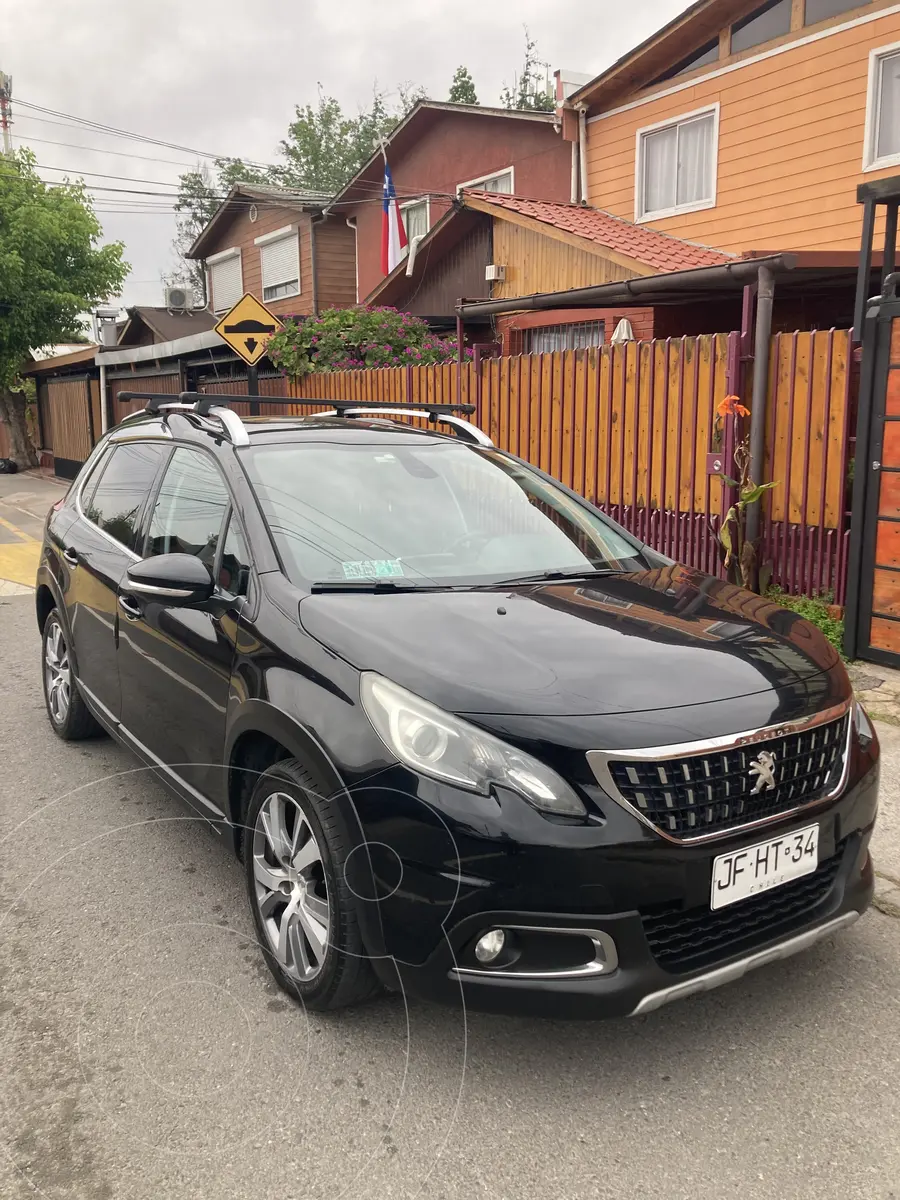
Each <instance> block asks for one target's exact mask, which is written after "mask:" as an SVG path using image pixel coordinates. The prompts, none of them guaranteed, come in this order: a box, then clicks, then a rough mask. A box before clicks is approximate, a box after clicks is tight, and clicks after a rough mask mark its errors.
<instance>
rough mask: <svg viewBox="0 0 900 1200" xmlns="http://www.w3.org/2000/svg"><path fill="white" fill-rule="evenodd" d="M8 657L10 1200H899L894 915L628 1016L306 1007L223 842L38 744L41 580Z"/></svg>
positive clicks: (0, 795) (3, 905)
mask: <svg viewBox="0 0 900 1200" xmlns="http://www.w3.org/2000/svg"><path fill="white" fill-rule="evenodd" d="M10 484H11V481H8V482H7V486H6V489H5V490H6V492H7V493H8V492H9V491H10ZM45 507H46V506H45ZM3 513H6V514H7V516H8V515H9V509H8V508H7V509H3V510H2V511H0V515H3ZM38 515H40V514H38ZM11 523H15V522H12V521H11ZM0 665H2V671H3V684H4V686H3V688H2V690H0V1030H2V1037H0V1144H2V1147H3V1149H2V1150H0V1196H2V1197H4V1198H5V1200H6V1198H8V1200H20V1198H25V1197H35V1196H43V1197H47V1198H55V1197H66V1198H77V1200H112V1198H115V1200H119V1198H121V1200H150V1198H152V1200H159V1197H163V1196H174V1197H179V1198H182V1197H184V1198H193V1197H203V1200H220V1198H221V1200H226V1198H227V1200H244V1198H250V1197H253V1198H259V1200H269V1198H272V1200H276V1198H277V1200H300V1198H301V1197H302V1198H304V1200H306V1198H319V1197H321V1198H323V1200H325V1198H328V1200H337V1198H339V1197H341V1198H343V1197H346V1198H347V1200H362V1198H363V1197H371V1198H373V1200H375V1198H378V1200H382V1198H392V1197H397V1198H404V1200H407V1198H408V1200H412V1198H413V1197H417V1196H422V1197H428V1198H434V1200H438V1198H440V1200H463V1198H465V1200H471V1198H482V1197H483V1198H485V1200H487V1198H492V1200H512V1198H518V1197H532V1196H533V1197H541V1198H547V1200H580V1198H582V1197H584V1198H587V1197H604V1198H605V1197H610V1198H613V1197H614V1198H616V1200H631V1198H632V1197H635V1198H637V1197H654V1198H655V1197H667V1198H669V1197H670V1198H672V1200H678V1198H681V1197H684V1198H685V1200H721V1197H723V1196H734V1197H740V1198H741V1200H763V1198H764V1200H771V1198H772V1197H773V1196H777V1197H779V1198H781V1200H793V1198H795V1197H796V1198H798V1200H815V1198H819V1197H822V1198H828V1200H832V1198H833V1200H852V1198H856V1197H859V1198H860V1200H887V1198H889V1197H894V1198H897V1200H900V1139H898V1132H900V1115H898V1114H900V1103H898V1100H900V1091H898V1088H900V1084H898V1080H900V987H898V980H900V919H897V918H896V917H892V916H888V915H885V914H883V913H881V912H877V911H874V910H873V911H872V912H870V913H869V914H868V915H867V916H866V917H865V918H864V919H863V920H862V921H861V922H859V923H858V924H857V925H856V926H854V927H853V928H852V929H850V930H849V931H848V932H846V933H844V934H842V935H840V936H839V937H836V938H834V939H833V940H831V941H827V942H825V943H823V944H821V945H820V946H818V947H816V948H815V949H813V950H812V951H810V952H808V953H807V954H805V955H803V956H801V957H798V958H795V959H793V960H790V961H788V962H786V963H781V964H778V965H775V966H773V967H770V968H766V969H765V970H763V971H760V972H757V973H755V974H753V975H751V976H748V977H747V978H746V979H745V980H743V981H742V982H740V983H738V984H735V985H732V986H730V987H728V988H725V989H722V990H720V991H718V992H714V993H711V994H709V995H707V996H703V997H697V998H695V999H693V1000H689V1001H686V1002H683V1003H681V1004H678V1005H672V1006H670V1007H669V1008H666V1009H662V1010H661V1011H659V1012H657V1013H654V1014H651V1015H650V1016H647V1017H643V1018H640V1019H637V1020H632V1021H617V1022H612V1023H597V1024H583V1023H564V1022H539V1021H531V1020H521V1019H515V1020H512V1019H504V1018H499V1017H489V1016H483V1015H480V1014H468V1015H467V1014H464V1013H462V1012H458V1011H453V1010H450V1009H442V1008H435V1007H430V1006H427V1005H424V1004H421V1003H418V1002H416V1001H413V1000H410V1001H409V1002H408V1003H407V1001H406V1000H405V998H404V997H402V996H392V997H387V998H385V999H382V1000H379V1001H377V1002H375V1003H373V1004H370V1005H368V1006H366V1007H364V1008H361V1009H358V1010H355V1011H352V1012H349V1013H344V1014H341V1015H335V1016H329V1017H323V1016H321V1015H319V1014H314V1013H309V1014H308V1013H306V1012H304V1011H303V1010H302V1009H301V1008H299V1007H297V1006H296V1005H294V1004H292V1003H290V1002H288V1000H287V999H286V998H285V997H284V996H283V995H282V994H281V993H280V992H279V991H278V990H277V989H276V987H275V985H274V984H273V983H272V982H271V981H270V979H269V976H268V973H267V971H266V970H265V968H264V966H263V962H262V959H261V956H260V954H259V952H258V950H257V949H256V947H255V944H254V938H253V931H252V924H251V920H250V916H249V912H248V909H247V904H246V900H245V898H244V894H243V879H242V875H241V872H240V869H239V867H238V865H237V864H236V862H235V861H234V859H233V857H232V856H231V854H230V851H229V850H228V848H227V847H226V846H225V845H223V844H222V843H221V842H220V841H218V840H217V839H216V837H215V836H214V835H212V834H211V833H210V832H209V831H208V830H207V829H206V827H205V826H204V825H203V824H201V823H200V822H199V821H197V820H195V819H193V818H192V817H191V815H190V814H189V812H188V811H187V810H185V809H184V808H182V807H181V806H180V804H179V803H178V801H176V800H174V799H173V798H171V797H170V796H169V795H168V793H166V792H165V791H164V790H163V788H162V787H161V786H160V785H159V783H158V782H157V781H156V780H155V779H154V777H153V776H152V774H151V773H149V772H147V771H145V770H143V769H141V768H140V767H139V764H138V763H137V762H136V761H135V760H134V759H132V758H131V756H130V755H129V754H128V753H127V752H126V751H124V750H122V749H120V748H118V747H117V746H116V745H114V744H113V743H112V742H110V741H109V740H107V739H101V740H97V741H93V742H86V743H81V744H70V745H65V744H63V743H62V742H60V741H58V740H57V739H56V738H55V737H54V736H53V734H52V733H51V731H50V728H49V725H48V723H47V720H46V718H45V715H44V708H43V701H42V697H41V688H40V674H39V642H38V635H37V630H36V628H35V623H34V617H33V599H32V597H31V596H30V595H27V594H22V595H13V594H8V595H0ZM884 732H885V748H886V750H887V751H888V755H889V762H888V763H887V766H888V776H887V777H888V779H889V781H890V782H889V793H890V795H889V797H888V796H886V799H887V800H889V803H888V805H887V807H888V809H889V814H888V820H887V822H886V831H888V832H886V833H885V834H884V835H882V836H884V837H887V836H888V833H889V832H890V831H891V830H892V829H893V830H894V831H898V832H897V833H896V835H895V836H900V825H898V822H897V821H896V816H895V808H894V805H895V804H896V802H895V801H894V800H893V796H894V793H895V792H896V791H897V788H898V786H900V781H898V764H900V730H894V729H890V728H886V729H885V731H884ZM893 840H895V838H894V837H892V845H893ZM886 851H887V857H888V858H890V850H888V849H887V847H886ZM897 859H898V865H900V856H897Z"/></svg>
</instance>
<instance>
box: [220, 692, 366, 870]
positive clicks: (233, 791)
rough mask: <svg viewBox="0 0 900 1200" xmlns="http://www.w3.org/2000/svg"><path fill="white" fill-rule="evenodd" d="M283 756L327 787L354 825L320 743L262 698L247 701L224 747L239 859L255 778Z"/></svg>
mask: <svg viewBox="0 0 900 1200" xmlns="http://www.w3.org/2000/svg"><path fill="white" fill-rule="evenodd" d="M284 758H296V759H297V760H298V762H301V763H304V764H305V765H306V766H308V767H309V768H310V769H311V770H312V771H313V772H314V773H315V775H316V777H317V778H318V779H321V780H322V782H323V784H324V785H325V786H326V787H327V788H328V789H329V797H333V798H334V799H335V801H337V802H340V803H342V806H343V807H344V808H345V810H349V812H352V815H353V823H354V824H355V825H356V826H357V827H359V822H358V820H357V818H356V810H355V808H354V806H353V803H352V801H351V800H350V797H349V796H348V795H347V793H346V789H345V787H344V782H343V780H342V779H341V777H340V775H339V773H338V771H337V768H336V767H335V765H334V763H333V762H332V761H331V759H330V758H329V756H328V754H327V752H326V751H325V749H324V748H323V747H322V746H321V745H320V743H319V742H318V741H317V740H316V739H315V738H314V737H313V736H312V734H311V733H310V732H309V731H308V730H307V729H305V728H304V727H303V726H302V725H301V724H299V722H297V721H294V720H293V719H292V718H291V717H289V716H288V715H287V714H286V713H284V712H282V711H281V709H279V708H276V707H275V706H274V705H273V704H269V703H268V702H267V701H265V700H248V701H247V702H246V703H245V704H243V705H241V708H240V710H239V711H238V713H237V714H236V716H235V718H234V720H233V721H232V722H231V725H230V727H229V730H228V736H227V739H226V744H225V762H226V763H227V764H228V818H229V820H230V822H231V825H232V834H233V838H234V848H235V851H236V853H237V854H238V855H239V856H240V855H241V853H242V848H243V825H244V818H245V817H246V814H247V808H248V806H249V800H250V793H251V792H252V791H253V787H254V784H255V783H256V779H257V778H258V777H259V775H260V774H261V773H262V772H263V771H265V770H266V769H267V768H268V767H270V766H272V765H273V764H274V763H276V762H279V761H280V760H281V759H284ZM348 815H349V813H348Z"/></svg>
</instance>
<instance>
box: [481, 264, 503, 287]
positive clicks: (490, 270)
mask: <svg viewBox="0 0 900 1200" xmlns="http://www.w3.org/2000/svg"><path fill="white" fill-rule="evenodd" d="M484 278H485V280H486V281H487V282H488V283H503V281H504V280H505V279H506V267H505V266H498V265H496V264H492V265H491V266H488V267H485V268H484Z"/></svg>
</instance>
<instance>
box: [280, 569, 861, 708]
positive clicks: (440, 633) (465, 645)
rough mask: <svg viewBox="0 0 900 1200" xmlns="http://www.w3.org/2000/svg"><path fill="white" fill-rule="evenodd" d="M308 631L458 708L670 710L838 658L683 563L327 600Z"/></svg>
mask: <svg viewBox="0 0 900 1200" xmlns="http://www.w3.org/2000/svg"><path fill="white" fill-rule="evenodd" d="M300 620H301V624H302V625H303V627H304V629H305V630H306V631H307V632H308V633H309V634H311V635H312V636H313V637H315V638H316V639H317V640H318V641H320V642H322V643H323V644H324V645H326V646H328V647H329V648H331V649H332V650H333V651H334V652H335V653H337V654H338V655H340V656H341V657H342V658H344V659H346V660H347V661H348V662H350V663H352V664H353V666H355V667H357V668H358V669H360V670H372V671H377V672H378V673H379V674H382V675H385V676H387V677H388V678H389V679H392V680H394V681H395V682H396V683H399V684H401V685H402V686H404V687H406V688H409V689H410V691H413V692H415V693H416V694H417V695H419V696H422V697H424V698H426V699H428V700H431V701H432V702H433V703H435V704H438V705H440V706H441V707H442V708H444V709H445V710H448V711H450V712H455V713H460V714H468V715H475V714H479V713H481V714H494V715H516V716H545V717H555V716H588V715H601V714H627V713H640V712H659V711H660V710H661V709H672V708H679V707H682V706H687V705H694V704H701V703H709V702H715V701H724V700H733V699H735V698H738V697H742V696H750V695H755V694H758V693H760V692H767V691H772V690H780V689H784V688H791V687H795V686H796V685H797V684H798V683H799V682H801V681H803V680H807V679H810V678H811V677H813V676H815V675H819V674H821V673H822V672H825V671H828V670H830V669H831V668H832V667H833V666H834V665H835V664H836V663H837V662H839V657H838V655H837V652H836V651H835V650H834V648H833V647H832V646H831V645H830V644H829V643H828V642H827V641H826V640H825V638H824V637H822V635H821V634H820V633H819V631H818V630H817V629H816V628H815V627H814V626H812V625H810V624H809V623H808V622H807V621H804V620H803V619H802V618H800V617H798V615H797V614H796V613H794V612H790V611H788V610H787V609H784V608H782V607H781V606H780V605H778V604H776V603H773V602H772V601H771V600H768V599H766V598H764V597H760V596H755V595H753V594H752V593H750V592H746V591H744V590H743V589H742V588H738V587H735V586H733V585H732V584H729V583H725V582H723V581H722V580H718V579H712V578H710V577H709V576H705V575H702V574H700V573H699V572H696V571H692V570H690V569H688V568H684V567H662V568H657V569H653V570H648V571H643V572H638V573H634V574H627V575H616V576H610V577H607V578H602V579H597V580H594V581H587V582H560V583H547V584H542V585H539V586H529V587H518V588H515V589H512V590H510V589H502V588H501V589H496V590H494V589H492V590H490V591H460V592H421V593H416V592H411V593H399V594H396V595H391V594H389V593H386V594H372V593H362V594H360V593H352V594H340V593H338V594H334V593H332V594H321V595H312V596H309V597H306V598H304V599H303V600H302V601H301V602H300Z"/></svg>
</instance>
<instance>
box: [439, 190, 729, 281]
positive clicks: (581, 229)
mask: <svg viewBox="0 0 900 1200" xmlns="http://www.w3.org/2000/svg"><path fill="white" fill-rule="evenodd" d="M469 198H471V199H473V200H483V201H485V202H486V203H488V204H491V205H493V206H494V207H496V208H502V209H506V210H508V211H509V212H515V213H519V214H520V215H521V216H523V217H531V218H532V219H533V220H535V221H541V222H542V223H543V224H545V225H552V226H553V228H554V229H563V230H565V231H566V232H567V233H573V234H575V235H576V237H581V238H584V239H585V241H589V242H597V243H598V245H601V246H605V247H606V248H607V249H609V250H615V251H617V252H618V253H619V254H624V255H627V257H628V258H633V259H636V260H637V262H640V263H644V264H645V265H646V266H648V267H652V268H653V269H654V270H655V271H659V272H661V273H662V272H666V271H689V270H691V269H692V268H693V267H717V266H719V265H720V264H721V263H726V262H730V261H731V260H732V258H733V257H734V256H733V255H731V254H725V253H724V252H723V251H721V250H711V249H710V248H709V247H708V246H698V245H696V244H695V243H694V242H685V241H683V240H682V239H681V238H677V237H673V236H672V235H671V234H669V233H661V232H660V230H658V229H651V228H650V227H649V226H648V225H634V224H633V223H632V222H631V221H623V220H622V218H621V217H614V216H613V215H612V213H608V212H604V211H603V209H601V208H584V207H582V206H581V205H579V204H558V203H556V202H554V201H551V200H527V199H525V198H524V197H522V196H508V195H506V194H503V193H500V192H482V191H475V190H471V189H466V190H465V191H464V192H463V199H464V200H466V199H469Z"/></svg>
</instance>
